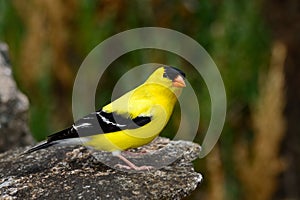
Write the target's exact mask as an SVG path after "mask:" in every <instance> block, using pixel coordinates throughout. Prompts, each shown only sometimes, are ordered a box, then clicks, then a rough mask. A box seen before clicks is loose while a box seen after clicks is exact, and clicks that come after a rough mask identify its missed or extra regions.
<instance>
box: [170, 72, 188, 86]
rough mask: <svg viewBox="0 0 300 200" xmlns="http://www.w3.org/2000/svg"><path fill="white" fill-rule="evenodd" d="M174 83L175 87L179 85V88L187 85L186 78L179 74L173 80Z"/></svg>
mask: <svg viewBox="0 0 300 200" xmlns="http://www.w3.org/2000/svg"><path fill="white" fill-rule="evenodd" d="M172 85H173V87H178V88H184V87H186V85H185V82H184V79H183V78H182V77H181V76H179V75H178V76H177V77H176V78H175V79H174V80H173V84H172Z"/></svg>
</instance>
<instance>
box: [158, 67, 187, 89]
mask: <svg viewBox="0 0 300 200" xmlns="http://www.w3.org/2000/svg"><path fill="white" fill-rule="evenodd" d="M163 77H165V78H168V79H170V80H171V81H172V82H173V86H174V87H179V88H182V87H185V86H186V85H185V82H184V78H185V73H184V72H183V71H181V70H180V69H177V68H175V67H169V66H166V67H164V74H163Z"/></svg>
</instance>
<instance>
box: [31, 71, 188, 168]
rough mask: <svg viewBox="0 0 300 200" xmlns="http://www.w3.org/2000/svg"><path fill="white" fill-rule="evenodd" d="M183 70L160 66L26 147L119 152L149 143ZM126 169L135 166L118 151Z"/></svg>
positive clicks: (169, 111)
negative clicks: (141, 80)
mask: <svg viewBox="0 0 300 200" xmlns="http://www.w3.org/2000/svg"><path fill="white" fill-rule="evenodd" d="M184 79H185V73H184V72H182V71H181V70H179V69H177V68H174V67H169V66H162V67H159V68H158V69H156V70H155V71H154V72H153V73H152V74H151V75H150V76H149V78H148V79H147V80H146V81H145V82H144V83H143V84H142V85H140V86H138V87H137V88H135V89H133V90H131V91H129V92H127V93H126V94H124V95H123V96H121V97H120V98H118V99H116V100H115V101H113V102H111V103H110V104H108V105H106V106H104V107H103V108H102V109H100V110H98V111H96V112H93V113H91V114H89V115H87V116H85V117H83V118H81V119H79V120H78V121H76V122H75V123H74V124H73V125H72V126H71V127H69V128H67V129H65V130H62V131H60V132H57V133H55V134H52V135H50V136H48V139H47V140H46V141H44V142H42V143H40V144H38V145H37V146H35V147H33V148H31V149H29V150H27V151H26V152H25V153H31V152H34V151H36V150H39V149H44V148H47V147H50V146H54V145H68V144H69V145H70V144H83V145H85V146H89V147H92V148H93V149H96V150H104V151H110V152H114V151H116V152H117V151H119V152H120V151H123V150H127V149H130V148H136V147H139V146H142V145H145V144H148V143H150V142H151V141H152V140H153V139H154V138H156V137H157V136H158V135H159V133H160V132H161V131H162V129H163V128H164V127H165V125H166V124H167V122H168V120H169V118H170V116H171V114H172V111H173V108H174V105H175V103H176V101H177V97H178V96H179V95H180V93H181V91H182V88H184V87H185V86H186V85H185V81H184ZM118 157H120V158H121V159H122V160H123V161H124V162H125V163H126V164H128V166H129V168H133V169H136V170H143V169H148V168H147V167H143V166H142V167H137V166H135V165H134V164H133V163H131V162H130V161H129V160H127V159H126V158H125V157H123V156H122V155H121V154H118Z"/></svg>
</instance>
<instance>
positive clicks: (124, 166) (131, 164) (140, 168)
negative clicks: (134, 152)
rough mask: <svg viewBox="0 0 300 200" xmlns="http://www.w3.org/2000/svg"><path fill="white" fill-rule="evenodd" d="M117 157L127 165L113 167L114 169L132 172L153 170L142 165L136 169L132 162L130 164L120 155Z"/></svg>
mask: <svg viewBox="0 0 300 200" xmlns="http://www.w3.org/2000/svg"><path fill="white" fill-rule="evenodd" d="M117 157H119V158H120V159H121V160H122V161H123V162H125V163H126V164H127V165H121V164H117V165H115V167H119V168H121V169H127V170H130V169H133V170H136V171H143V170H150V169H155V168H154V167H152V166H144V165H143V166H140V167H138V166H136V165H135V164H133V163H132V162H130V161H129V160H128V159H127V158H125V157H124V156H122V155H121V154H119V155H117Z"/></svg>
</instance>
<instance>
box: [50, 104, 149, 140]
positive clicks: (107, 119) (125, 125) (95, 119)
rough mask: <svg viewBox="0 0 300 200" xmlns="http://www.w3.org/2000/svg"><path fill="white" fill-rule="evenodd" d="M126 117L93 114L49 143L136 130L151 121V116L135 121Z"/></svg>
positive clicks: (57, 135) (54, 136) (63, 131)
mask: <svg viewBox="0 0 300 200" xmlns="http://www.w3.org/2000/svg"><path fill="white" fill-rule="evenodd" d="M125 116H126V115H120V114H117V113H115V112H112V113H107V112H104V111H102V110H100V111H97V112H93V113H91V114H89V115H86V116H85V117H83V118H81V119H79V120H78V121H76V122H75V123H74V124H73V126H72V127H70V128H68V129H65V130H62V131H60V132H58V133H55V134H52V135H50V136H48V141H56V140H62V139H70V138H77V137H86V136H92V135H95V134H105V133H111V132H116V131H120V130H126V129H127V130H128V129H136V128H139V127H141V126H144V125H146V124H148V123H149V122H150V121H151V116H138V117H136V118H133V119H131V118H128V117H125Z"/></svg>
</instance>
